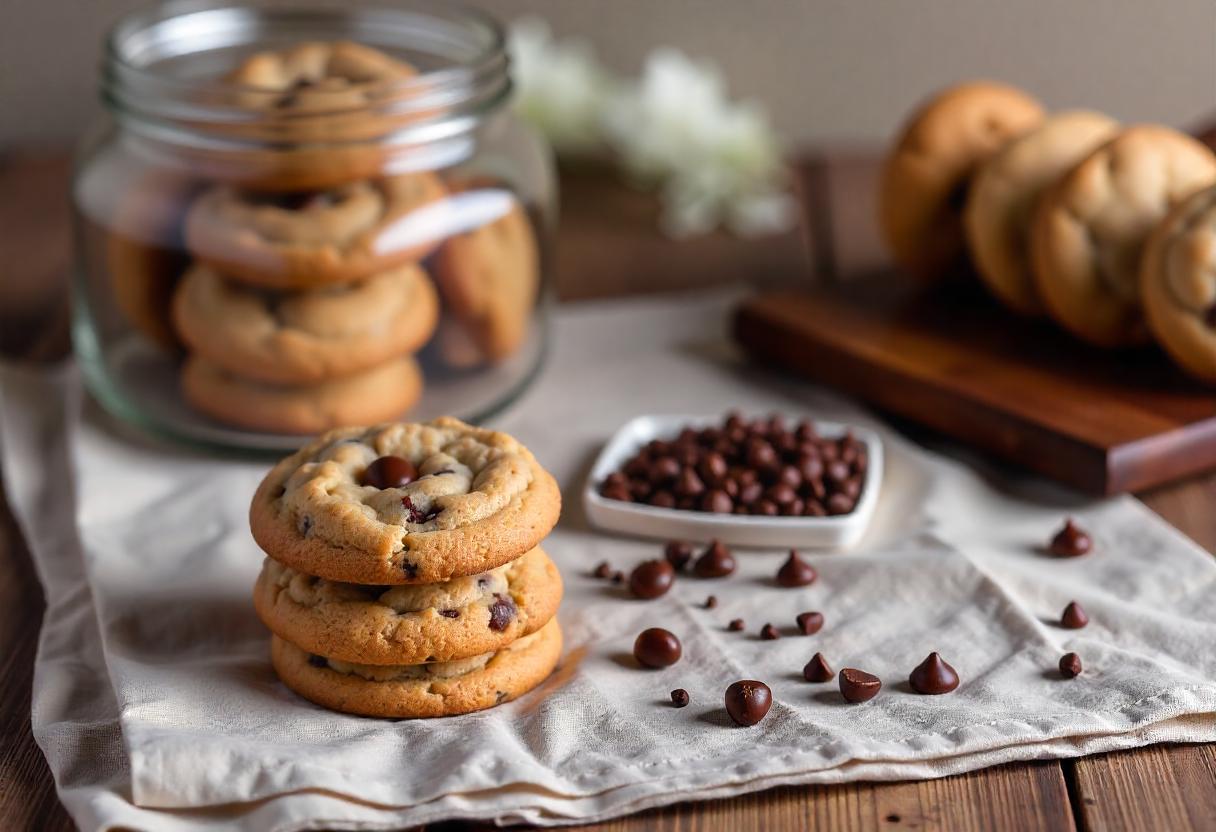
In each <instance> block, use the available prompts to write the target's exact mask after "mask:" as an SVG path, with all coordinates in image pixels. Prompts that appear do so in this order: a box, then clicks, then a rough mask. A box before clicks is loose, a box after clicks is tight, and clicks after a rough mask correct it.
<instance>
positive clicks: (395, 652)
mask: <svg viewBox="0 0 1216 832" xmlns="http://www.w3.org/2000/svg"><path fill="white" fill-rule="evenodd" d="M561 599H562V579H561V575H560V574H559V573H558V571H557V567H556V566H555V565H554V564H553V561H551V560H550V559H549V557H548V556H547V555H546V554H545V553H544V552H543V551H541V549H540V548H539V547H537V548H536V549H533V550H532V551H530V552H528V553H526V554H524V555H523V556H522V557H519V558H517V559H516V560H513V561H511V562H510V563H507V564H504V565H503V566H499V567H498V568H496V569H491V570H490V571H489V572H482V573H481V574H479V575H467V576H465V577H461V578H453V579H452V580H450V581H445V582H443V583H439V584H409V585H405V586H394V587H386V586H366V585H363V584H348V583H340V582H337V581H327V580H325V579H324V578H315V577H313V576H311V575H305V574H304V573H302V572H297V571H296V570H294V569H292V568H291V567H288V566H284V565H282V564H281V563H279V562H278V561H275V560H273V559H271V558H267V559H266V562H265V563H264V564H263V565H262V573H261V574H260V575H259V576H258V581H257V586H256V587H255V588H254V595H253V600H254V606H255V607H256V608H257V611H258V615H259V616H260V617H261V619H262V621H263V622H264V623H265V624H266V626H267V627H269V628H270V629H271V631H273V632H274V634H275V635H277V636H279V637H281V638H283V639H286V640H287V641H290V642H291V643H292V644H295V645H297V646H299V647H301V648H302V649H304V650H307V651H309V652H310V653H320V654H321V655H323V656H328V657H330V658H334V659H342V660H344V661H350V662H360V663H362V664H420V663H422V662H434V661H441V662H443V661H452V660H454V659H464V658H468V657H469V656H477V655H480V654H482V653H490V652H493V651H495V650H499V649H501V648H503V647H505V646H507V645H508V644H510V643H511V642H513V641H515V640H516V639H517V638H522V637H523V636H526V635H529V634H531V633H534V632H536V631H537V630H539V629H540V628H541V627H543V626H544V625H545V624H547V623H548V622H549V619H551V618H552V617H553V616H554V615H555V614H556V613H557V607H558V604H559V603H561Z"/></svg>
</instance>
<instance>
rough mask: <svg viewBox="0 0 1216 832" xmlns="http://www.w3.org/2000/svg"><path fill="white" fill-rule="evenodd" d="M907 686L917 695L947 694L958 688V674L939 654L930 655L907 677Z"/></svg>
mask: <svg viewBox="0 0 1216 832" xmlns="http://www.w3.org/2000/svg"><path fill="white" fill-rule="evenodd" d="M908 684H910V685H911V686H912V690H914V691H916V692H917V693H923V694H926V695H929V696H936V695H937V694H942V693H949V692H950V691H952V690H954V689H955V688H957V687H958V673H956V672H955V671H954V668H953V667H951V666H950V665H949V664H947V663H946V660H945V659H943V658H942V657H941V654H939V653H930V654H929V656H928V657H927V658H926V659H925V660H924V661H923V662H921V663H920V664H918V665H917V666H916V668H915V669H914V670H913V671H912V673H911V674H910V675H909V676H908Z"/></svg>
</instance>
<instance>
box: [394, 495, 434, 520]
mask: <svg viewBox="0 0 1216 832" xmlns="http://www.w3.org/2000/svg"><path fill="white" fill-rule="evenodd" d="M401 507H402V508H403V509H405V512H406V521H407V522H410V523H426V522H429V521H431V520H434V519H435V517H436V516H437V515H438V514H439V511H440V510H439V509H437V508H432V509H431V510H430V511H423V510H422V509H420V508H418V506H416V505H414V500H413V498H412V497H410V496H409V495H408V494H407V495H405V496H404V497H402V498H401Z"/></svg>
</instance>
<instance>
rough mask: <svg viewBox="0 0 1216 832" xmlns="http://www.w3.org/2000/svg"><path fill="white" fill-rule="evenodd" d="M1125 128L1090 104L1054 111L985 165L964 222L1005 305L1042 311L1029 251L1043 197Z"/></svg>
mask: <svg viewBox="0 0 1216 832" xmlns="http://www.w3.org/2000/svg"><path fill="white" fill-rule="evenodd" d="M1118 129H1119V124H1118V122H1116V121H1115V120H1114V119H1111V118H1107V117H1106V116H1104V115H1102V114H1101V113H1093V112H1088V111H1085V110H1074V111H1070V112H1064V113H1059V114H1057V115H1053V116H1051V117H1050V118H1048V119H1047V120H1046V121H1044V122H1043V123H1042V124H1040V125H1039V126H1038V127H1036V128H1034V129H1033V130H1031V131H1030V132H1028V133H1026V134H1024V135H1022V136H1020V137H1018V138H1016V139H1014V140H1012V141H1011V142H1009V143H1008V144H1007V145H1005V147H1004V148H1002V149H1001V150H999V151H997V153H996V154H995V155H993V156H992V158H990V159H989V160H988V161H987V162H985V163H984V164H983V165H981V166H980V168H979V170H978V171H977V172H976V174H975V176H974V178H973V179H972V182H971V189H970V190H969V191H968V192H967V207H966V210H965V211H964V214H963V222H964V226H965V228H966V231H967V244H968V247H969V248H970V250H971V259H972V261H973V262H974V263H975V268H976V271H977V272H978V273H979V276H980V278H982V279H983V281H984V283H986V284H987V286H988V288H989V289H990V290H991V291H992V293H993V294H994V295H995V296H996V297H997V299H998V300H1000V301H1002V302H1003V303H1004V304H1005V305H1006V306H1008V307H1009V308H1010V309H1012V310H1014V311H1015V312H1020V313H1021V314H1023V315H1032V316H1037V315H1042V314H1043V304H1042V302H1041V301H1040V300H1039V296H1038V292H1037V290H1036V289H1035V286H1034V275H1033V274H1032V273H1031V268H1030V257H1029V255H1028V253H1027V246H1028V244H1029V243H1028V237H1029V228H1030V217H1031V213H1032V212H1033V210H1034V206H1035V204H1036V202H1037V200H1038V198H1039V196H1040V195H1041V194H1042V193H1043V191H1045V190H1046V189H1047V188H1048V187H1050V186H1051V185H1053V184H1055V181H1056V180H1057V179H1058V178H1059V177H1061V176H1063V175H1064V174H1065V173H1067V172H1068V171H1069V170H1070V169H1071V168H1072V167H1073V166H1074V165H1076V164H1077V163H1078V162H1080V161H1081V160H1082V159H1084V158H1085V157H1086V156H1088V155H1089V154H1090V153H1091V152H1093V150H1094V149H1095V148H1097V147H1098V145H1100V144H1102V143H1104V142H1106V141H1107V140H1109V139H1110V138H1111V137H1113V136H1114V135H1115V133H1116V131H1118Z"/></svg>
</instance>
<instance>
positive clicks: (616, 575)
mask: <svg viewBox="0 0 1216 832" xmlns="http://www.w3.org/2000/svg"><path fill="white" fill-rule="evenodd" d="M612 582H613V583H614V584H623V583H625V573H624V572H622V571H621V570H619V569H618V570H617V571H615V572H613V573H612Z"/></svg>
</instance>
